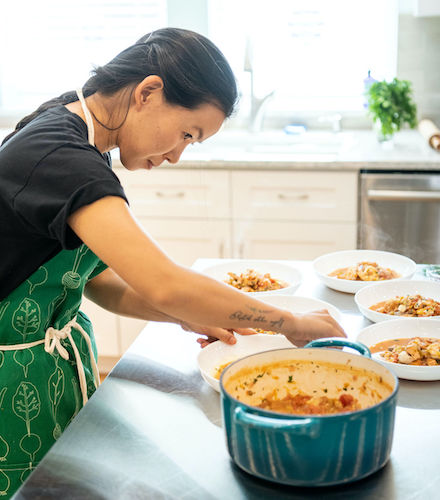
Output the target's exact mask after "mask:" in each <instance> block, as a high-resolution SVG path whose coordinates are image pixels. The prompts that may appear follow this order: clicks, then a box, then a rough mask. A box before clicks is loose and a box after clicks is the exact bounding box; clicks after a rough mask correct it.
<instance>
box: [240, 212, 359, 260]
mask: <svg viewBox="0 0 440 500" xmlns="http://www.w3.org/2000/svg"><path fill="white" fill-rule="evenodd" d="M234 239H235V244H234V251H233V257H234V258H238V259H243V258H246V259H287V260H292V259H294V260H310V259H315V258H316V257H319V256H320V255H322V254H325V253H328V252H336V251H337V250H349V249H353V248H356V224H355V223H350V222H349V223H344V222H334V223H331V224H330V223H324V222H308V223H303V222H286V221H271V222H262V221H243V220H242V221H236V222H234Z"/></svg>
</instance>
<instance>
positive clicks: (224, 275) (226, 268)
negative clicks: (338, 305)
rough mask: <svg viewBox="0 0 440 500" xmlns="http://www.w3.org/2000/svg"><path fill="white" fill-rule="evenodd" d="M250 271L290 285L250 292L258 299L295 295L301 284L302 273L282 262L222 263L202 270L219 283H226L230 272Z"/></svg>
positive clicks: (232, 261) (248, 261)
mask: <svg viewBox="0 0 440 500" xmlns="http://www.w3.org/2000/svg"><path fill="white" fill-rule="evenodd" d="M248 269H254V270H255V271H258V272H259V273H262V274H266V273H269V274H270V276H271V277H272V278H274V279H279V280H283V281H285V282H286V283H288V284H289V286H287V287H285V288H280V289H279V290H269V291H267V292H248V293H249V294H250V295H255V296H256V297H261V298H262V297H263V295H268V294H274V293H275V294H283V295H288V294H293V293H295V291H296V290H297V288H298V287H299V285H300V284H301V279H302V278H301V273H300V272H299V271H298V269H296V268H295V267H293V266H290V265H288V264H284V263H282V262H276V261H272V260H245V259H243V260H231V261H225V262H221V263H220V264H214V265H213V266H209V267H206V268H205V269H202V270H201V272H202V273H203V274H206V275H207V276H210V277H211V278H215V279H217V280H219V281H223V282H224V281H225V280H227V279H228V277H229V276H228V272H232V273H236V274H240V273H243V272H245V271H247V270H248Z"/></svg>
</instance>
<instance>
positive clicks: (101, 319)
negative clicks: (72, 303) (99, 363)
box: [81, 297, 121, 360]
mask: <svg viewBox="0 0 440 500" xmlns="http://www.w3.org/2000/svg"><path fill="white" fill-rule="evenodd" d="M81 310H82V311H83V312H85V313H86V314H87V316H88V317H89V319H90V321H91V322H92V325H93V332H94V333H95V338H96V344H97V346H98V360H99V357H100V356H112V357H116V356H120V355H121V348H120V342H119V335H118V316H117V315H116V314H113V313H111V312H109V311H106V310H105V309H103V308H102V307H99V306H98V305H97V304H95V303H94V302H92V301H91V300H88V299H86V298H85V297H84V298H83V300H82V303H81Z"/></svg>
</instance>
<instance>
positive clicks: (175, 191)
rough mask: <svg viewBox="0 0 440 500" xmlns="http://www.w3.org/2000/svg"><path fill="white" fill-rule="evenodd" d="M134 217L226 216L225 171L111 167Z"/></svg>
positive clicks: (227, 180)
mask: <svg viewBox="0 0 440 500" xmlns="http://www.w3.org/2000/svg"><path fill="white" fill-rule="evenodd" d="M115 173H116V175H117V176H118V177H119V179H120V180H121V183H122V185H123V186H124V189H125V192H126V194H127V198H128V200H129V202H130V206H131V208H132V210H133V211H134V213H135V214H136V215H137V216H142V215H144V216H149V217H201V216H206V217H211V218H213V217H214V218H222V217H229V215H230V200H229V198H230V197H229V173H228V172H226V171H222V170H220V171H207V170H176V169H170V168H166V167H164V168H163V169H162V170H159V169H157V170H154V169H153V170H151V171H148V172H146V171H143V170H142V171H135V172H129V171H127V170H122V169H115Z"/></svg>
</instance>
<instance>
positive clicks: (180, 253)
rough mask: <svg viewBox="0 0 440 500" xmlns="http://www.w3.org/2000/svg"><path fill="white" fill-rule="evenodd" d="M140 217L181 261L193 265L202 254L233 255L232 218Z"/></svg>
mask: <svg viewBox="0 0 440 500" xmlns="http://www.w3.org/2000/svg"><path fill="white" fill-rule="evenodd" d="M137 219H138V221H139V222H140V223H141V224H142V226H143V227H144V228H145V230H146V231H147V232H148V233H149V234H150V235H151V236H152V237H153V238H154V239H155V240H156V241H157V242H158V244H159V246H160V247H161V248H162V249H163V250H164V251H165V252H166V253H167V254H168V255H169V256H170V257H171V258H172V259H173V260H175V261H176V262H178V263H179V264H182V265H185V266H191V265H192V264H193V263H194V261H195V260H196V259H198V258H199V257H213V258H225V257H230V256H231V245H230V222H229V221H226V220H225V221H221V220H207V219H203V220H184V219H150V218H147V217H137Z"/></svg>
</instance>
